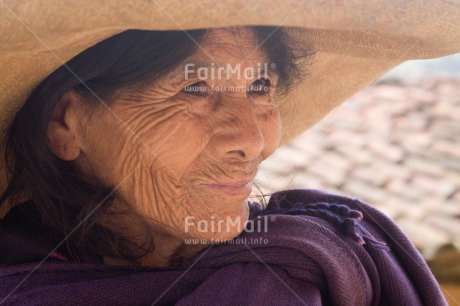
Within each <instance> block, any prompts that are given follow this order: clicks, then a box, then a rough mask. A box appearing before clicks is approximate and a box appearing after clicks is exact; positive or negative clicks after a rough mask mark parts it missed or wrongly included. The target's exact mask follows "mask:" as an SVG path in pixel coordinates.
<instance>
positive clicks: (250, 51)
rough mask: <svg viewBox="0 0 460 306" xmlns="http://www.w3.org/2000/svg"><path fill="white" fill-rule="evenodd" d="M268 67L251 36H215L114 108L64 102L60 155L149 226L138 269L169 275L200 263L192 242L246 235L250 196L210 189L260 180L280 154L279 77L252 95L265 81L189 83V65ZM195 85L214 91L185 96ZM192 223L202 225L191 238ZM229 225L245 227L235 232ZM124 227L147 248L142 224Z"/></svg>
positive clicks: (221, 32)
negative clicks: (182, 263)
mask: <svg viewBox="0 0 460 306" xmlns="http://www.w3.org/2000/svg"><path fill="white" fill-rule="evenodd" d="M266 61H267V60H266V58H265V55H264V53H263V52H262V51H261V49H260V48H257V44H256V41H255V37H254V36H253V33H252V32H250V31H249V30H247V29H240V31H239V33H237V34H235V31H228V30H225V29H215V30H212V31H211V32H210V34H209V35H208V36H207V37H206V39H205V40H204V41H203V42H202V44H201V48H199V49H198V50H197V52H195V54H194V55H193V56H192V57H191V58H189V59H188V60H187V61H186V62H184V63H183V64H182V65H181V66H180V67H178V68H177V69H175V70H174V71H171V72H170V73H169V74H168V75H166V76H164V77H162V78H161V79H160V80H158V81H156V82H155V83H154V84H151V85H149V86H148V87H146V88H144V89H143V90H124V91H121V92H120V93H119V94H118V95H117V96H116V99H115V100H114V101H112V102H111V103H110V106H109V107H107V106H105V105H102V104H101V105H98V106H97V109H96V110H91V111H88V107H87V106H85V102H84V101H82V100H81V99H82V98H81V97H79V96H78V95H76V94H74V93H72V92H68V93H66V94H65V95H64V96H63V97H62V99H61V101H60V103H59V105H58V107H57V108H56V111H55V114H54V115H53V120H52V121H51V122H50V127H49V133H48V134H49V138H50V142H51V147H52V150H53V152H54V153H55V154H56V155H57V156H59V157H60V158H61V159H64V160H70V161H72V162H73V163H74V164H75V165H76V167H78V169H80V171H81V172H82V175H85V176H86V177H88V179H90V180H94V181H95V182H99V183H102V184H104V185H105V186H109V187H112V188H116V191H115V192H116V193H115V194H116V202H115V203H114V205H116V203H124V204H128V206H129V207H132V208H133V209H135V211H136V212H137V213H139V214H141V215H142V216H144V217H145V221H146V223H147V224H148V225H149V226H151V231H152V233H153V237H154V241H155V245H156V247H155V250H154V251H153V252H152V253H149V254H148V255H146V256H145V257H143V258H142V260H141V261H140V264H142V265H149V266H168V265H170V263H171V258H172V257H173V256H183V257H192V256H193V255H194V254H196V252H198V251H199V250H200V249H202V248H204V247H205V246H206V243H205V244H204V245H203V244H200V245H196V246H192V245H187V244H186V243H185V241H184V239H185V238H191V237H194V238H204V239H207V241H208V242H212V241H215V240H217V239H220V240H228V239H231V238H234V237H236V236H237V235H238V234H239V233H241V231H242V230H243V227H244V223H245V221H247V219H248V203H247V196H248V194H237V195H231V194H227V193H224V192H223V191H222V190H216V189H213V188H209V186H203V184H223V183H228V182H240V181H242V180H243V181H244V180H252V179H253V178H254V176H255V174H256V171H257V167H258V165H259V163H260V162H261V161H262V160H264V159H265V158H267V157H268V156H269V155H271V154H272V153H273V152H274V150H275V149H276V148H277V146H278V145H279V141H280V137H281V131H280V116H279V112H278V109H277V107H276V106H275V105H274V104H273V101H272V95H273V92H274V90H275V86H276V82H277V76H276V75H269V77H268V78H269V80H270V82H271V84H272V88H271V89H270V91H269V92H266V91H258V90H250V89H249V86H250V85H251V84H259V83H260V78H258V77H259V76H258V75H255V76H254V77H251V78H248V79H246V78H245V77H244V76H243V77H242V78H241V79H238V77H237V75H230V76H229V78H228V79H227V77H224V78H222V79H220V80H219V79H217V78H215V79H211V78H209V79H206V80H200V79H198V78H197V77H191V78H190V79H188V80H184V69H185V68H184V65H185V64H186V63H203V62H204V63H206V64H210V63H215V64H216V66H217V65H222V66H225V65H226V64H230V65H232V67H234V66H235V65H236V64H238V63H239V64H241V70H244V68H246V67H256V66H257V64H258V63H265V62H266ZM258 80H259V81H258ZM197 82H205V83H199V84H198V85H200V86H207V87H206V88H207V91H206V90H204V91H200V92H199V93H198V94H197V93H195V92H193V93H191V92H189V91H187V90H184V87H186V86H189V85H192V84H194V83H197ZM254 82H256V83H254ZM257 82H259V83H257ZM263 82H266V81H265V80H263ZM264 84H265V83H264ZM223 86H242V87H246V88H245V89H242V90H238V91H237V90H226V89H225V88H224V87H223ZM216 88H220V90H216ZM88 112H91V113H92V114H91V115H88ZM187 216H189V217H190V216H191V217H192V218H193V220H192V223H194V224H195V225H191V226H188V228H187V231H186V230H185V223H186V222H185V220H186V218H187ZM228 217H229V218H231V220H236V219H240V221H241V222H240V224H239V225H238V224H237V225H231V226H229V227H228V228H227V226H226V225H227V223H226V222H227V221H228ZM189 220H190V219H189ZM199 220H206V221H208V230H207V231H204V232H203V231H199V230H198V226H197V225H196V223H197V222H198V221H199ZM218 220H222V221H221V222H224V223H221V224H222V227H221V229H220V230H219V229H217V226H215V228H214V231H213V230H211V229H210V224H211V223H212V222H214V224H215V225H217V222H218ZM110 222H111V221H108V224H110ZM123 222H124V221H123V220H116V221H113V224H115V223H116V224H118V225H120V224H123ZM125 222H126V223H125V227H126V232H125V234H127V235H128V236H129V237H131V239H133V240H134V241H138V242H141V241H143V239H145V237H146V236H145V232H143V231H142V229H141V227H140V226H139V225H138V224H136V223H130V222H129V221H128V220H125ZM105 262H106V263H108V264H116V263H118V262H117V261H116V260H114V259H110V258H105Z"/></svg>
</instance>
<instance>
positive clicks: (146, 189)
mask: <svg viewBox="0 0 460 306" xmlns="http://www.w3.org/2000/svg"><path fill="white" fill-rule="evenodd" d="M111 2H113V1H111ZM135 6H136V5H135ZM89 8H90V5H89V4H88V3H85V2H84V3H83V4H82V12H85V10H88V9H89ZM115 8H116V6H115V5H113V6H108V7H106V8H104V12H107V13H109V12H110V13H112V14H115V15H116V14H117V12H118V13H119V11H117V10H116V9H115ZM227 8H228V9H230V8H231V5H228V7H227ZM136 9H137V10H136V12H137V13H136V14H138V17H137V18H138V19H139V20H140V19H141V17H142V16H147V15H143V14H146V13H145V12H143V10H142V7H141V5H140V4H137V7H136ZM456 9H457V11H458V7H456ZM39 10H40V9H39V8H37V7H36V8H35V13H34V14H33V15H30V16H37V13H36V12H37V11H39ZM10 11H11V12H12V13H14V9H11V10H10ZM29 11H34V10H32V9H31V10H29ZM147 11H148V10H147ZM23 14H25V15H23V16H26V15H27V13H26V12H25V11H23ZM82 14H83V13H82ZM247 14H248V13H247ZM49 16H51V15H49ZM63 16H65V17H66V18H70V19H72V18H73V17H72V15H71V14H67V13H65V12H64V13H63ZM82 16H83V15H82ZM248 16H253V15H248ZM254 16H255V15H254ZM119 17H120V16H119ZM228 21H230V22H228V23H226V22H222V23H221V24H222V25H223V24H226V25H229V24H237V22H236V21H235V20H233V21H232V20H231V19H229V20H228ZM98 22H99V21H97V22H96V24H97V23H98ZM253 24H257V22H254V23H253ZM160 25H161V24H160V23H158V24H155V23H152V24H151V25H150V26H148V27H147V28H149V29H151V30H159V29H163V28H162V27H161V26H160ZM130 27H133V28H145V27H144V26H140V25H136V24H132V26H131V25H130V26H129V27H125V29H128V28H130ZM100 28H101V29H102V28H103V27H102V26H100ZM203 28H206V27H203ZM116 31H117V32H116V33H115V32H110V34H108V32H104V31H102V30H101V31H100V32H99V33H98V35H99V36H98V35H90V34H88V35H87V36H85V35H81V36H78V37H77V36H73V37H74V40H73V41H72V42H70V41H66V42H65V43H64V44H63V45H61V47H62V49H60V50H61V52H63V54H65V56H66V57H67V58H68V59H69V60H68V61H67V62H66V63H65V64H63V65H61V66H60V67H55V68H57V69H55V70H54V71H52V72H51V73H49V75H46V74H44V72H43V70H46V69H42V70H40V69H41V68H40V67H42V68H43V67H48V66H47V64H46V63H45V62H41V61H39V60H35V61H34V62H32V61H29V62H27V65H25V64H24V65H23V66H21V67H23V68H24V69H23V70H22V71H23V72H22V76H23V77H24V78H27V73H25V72H26V71H33V70H27V69H26V68H28V69H32V68H31V67H35V69H36V70H35V71H41V72H39V73H37V74H36V75H35V76H33V77H32V76H31V78H32V79H34V80H36V81H38V82H37V83H36V84H34V85H33V86H32V85H30V89H31V91H30V92H28V95H27V98H26V99H25V100H24V101H20V98H15V99H16V100H15V101H17V102H14V103H17V106H19V105H20V108H19V109H18V110H17V111H15V112H14V118H12V119H11V120H10V122H9V124H8V129H7V131H6V136H5V144H4V145H5V148H6V151H5V152H6V154H5V165H6V166H5V167H6V169H7V186H6V188H5V191H4V192H3V194H2V196H1V200H0V201H1V205H2V206H1V207H2V211H3V218H2V220H1V221H0V264H2V267H1V269H0V271H1V276H2V279H1V285H0V304H1V303H6V304H31V305H32V304H33V305H37V304H91V305H92V304H100V303H102V304H108V303H114V304H123V305H125V304H128V305H131V304H152V303H154V304H157V303H160V304H171V303H179V304H181V305H197V304H198V305H199V304H208V303H219V304H232V305H235V304H243V303H245V304H254V305H255V304H273V305H278V304H287V305H288V304H289V305H290V304H307V305H319V304H336V305H377V304H389V305H396V304H401V305H418V304H429V305H443V304H444V303H445V300H444V298H443V297H442V294H441V292H440V289H439V287H438V285H437V284H436V281H435V280H434V278H433V276H432V275H431V273H430V271H429V270H428V268H427V266H426V264H425V263H424V262H423V260H422V258H421V257H420V255H419V254H418V252H417V251H416V250H415V248H414V247H413V245H412V244H411V243H410V242H409V241H408V239H407V238H406V237H405V236H404V234H403V233H402V232H401V231H400V230H399V229H398V228H397V226H396V225H395V224H394V223H393V222H392V221H390V220H389V219H388V218H386V217H385V216H384V215H383V214H381V213H380V212H378V211H377V210H375V209H373V208H372V207H370V206H368V205H366V204H364V203H362V202H360V201H358V200H355V199H350V198H346V197H342V196H337V195H332V194H326V193H323V192H320V191H314V190H287V191H280V192H278V193H276V194H273V195H272V196H271V198H270V201H269V202H268V205H266V206H265V205H261V204H259V203H257V202H250V201H248V196H249V195H250V193H251V190H252V187H253V185H252V184H253V183H252V181H253V179H254V177H255V175H256V172H257V168H258V166H259V164H260V163H261V162H262V161H263V160H264V159H266V158H268V157H269V156H270V155H271V154H272V153H273V152H274V151H275V150H276V149H277V148H278V146H279V145H280V144H281V143H282V142H283V143H284V142H285V141H286V138H288V139H290V138H292V135H291V133H292V134H297V133H298V132H299V131H300V130H301V129H302V128H305V127H306V125H310V124H312V123H313V122H314V121H315V120H318V119H319V118H320V117H321V116H322V115H324V114H325V113H326V112H327V111H328V110H330V109H331V108H332V107H333V106H334V105H335V104H338V103H339V102H340V100H343V99H344V98H345V97H346V96H347V95H349V94H351V93H352V92H353V91H355V90H357V87H359V86H363V84H364V83H366V82H369V81H370V80H371V78H374V77H376V76H377V75H378V74H381V73H382V72H383V71H384V70H386V69H388V68H389V67H391V66H393V65H395V64H396V63H398V62H399V61H401V58H396V57H391V54H392V53H395V52H396V51H397V50H398V48H400V47H401V46H403V45H404V44H403V43H402V42H400V41H399V43H401V44H400V45H398V48H394V49H391V48H390V49H391V50H379V53H381V54H384V55H383V56H382V57H381V59H380V61H376V62H373V65H375V66H371V67H368V66H363V67H361V69H358V71H360V72H361V73H362V75H363V79H362V80H359V79H358V78H356V77H355V79H354V81H355V82H354V83H353V84H351V83H349V82H346V81H344V82H346V83H347V86H342V85H338V88H341V89H339V90H338V91H337V92H336V93H334V94H330V91H332V92H333V91H334V88H330V91H327V92H326V91H324V89H325V88H326V87H325V84H323V83H325V82H324V80H323V82H322V83H321V82H319V80H321V79H322V78H323V76H321V77H320V76H318V74H317V72H315V70H314V68H313V67H315V65H318V67H322V71H323V73H326V72H328V71H329V73H331V76H330V78H331V80H329V83H328V84H329V85H328V86H332V83H330V82H331V81H334V80H335V78H337V76H336V75H334V69H337V71H338V72H337V74H338V75H339V76H340V75H342V76H343V75H346V73H348V72H346V71H344V69H345V68H347V67H350V66H349V65H352V64H356V63H358V62H360V63H361V64H363V63H370V62H368V59H367V58H369V57H371V54H367V55H365V56H363V58H360V59H359V60H356V59H353V58H351V57H349V58H348V60H349V63H347V56H345V57H342V58H341V61H340V62H337V61H334V60H333V58H332V57H328V56H327V54H326V55H324V54H322V53H321V51H324V50H322V49H321V47H324V46H330V42H328V40H327V38H326V39H324V40H323V41H321V42H319V41H318V40H317V39H319V38H320V37H324V35H325V33H326V32H321V31H319V32H315V31H311V30H307V29H306V27H305V28H304V29H301V28H297V29H295V28H279V27H267V26H232V27H213V28H209V27H208V29H200V30H189V31H147V30H125V31H120V30H119V28H117V30H116ZM55 33H59V31H56V32H55ZM63 33H64V32H63ZM79 33H84V31H83V30H82V31H80V32H79ZM101 33H102V34H101ZM338 33H339V32H336V33H333V32H331V33H330V36H327V37H329V38H331V39H334V37H339V36H337V34H338ZM350 33H351V32H350ZM350 33H349V34H350ZM356 33H358V32H356ZM356 33H355V34H353V33H351V34H353V35H356ZM342 34H343V35H344V36H340V37H343V41H344V42H345V41H347V39H349V38H350V37H348V38H347V35H348V34H347V33H342ZM309 35H310V36H309ZM353 35H352V36H353ZM104 36H105V37H104ZM60 37H65V36H64V34H63V35H62V36H60ZM353 37H354V38H359V39H367V38H369V39H370V36H369V33H368V34H365V33H362V36H353ZM388 37H390V36H388ZM401 37H402V36H401ZM401 37H397V38H398V39H401ZM307 38H308V39H307ZM398 39H396V38H395V40H394V43H395V44H396V42H398ZM56 41H57V42H59V43H62V41H59V39H56V40H55V42H56ZM373 42H374V43H377V41H373ZM85 44H86V45H85ZM83 46H84V47H83ZM374 47H375V46H374ZM453 47H456V46H453ZM337 48H338V47H336V46H331V47H330V50H329V51H331V53H332V51H333V50H335V51H337ZM345 48H346V46H345ZM371 49H372V47H371ZM56 50H57V49H56ZM77 50H78V51H77ZM434 50H436V48H432V49H429V51H426V52H428V53H429V52H432V53H433V54H435V53H434V52H435V51H434ZM446 50H447V49H446ZM446 50H443V52H449V51H446ZM79 51H82V52H79ZM362 51H363V49H362V50H358V52H356V54H355V56H356V57H357V58H358V55H359V54H360V52H362ZM55 54H58V53H55ZM366 56H367V58H366ZM373 56H376V53H375V54H373ZM393 56H394V54H393ZM70 57H72V58H70ZM5 58H8V56H7V55H6V56H5ZM316 60H317V61H318V62H315V61H316ZM328 60H329V61H330V62H328ZM23 61H24V62H25V61H27V60H26V59H23ZM328 63H329V64H330V66H329V65H328ZM336 63H341V65H342V66H334V64H336ZM54 65H55V64H54ZM5 67H6V66H5ZM310 67H312V69H311V70H310ZM19 70H20V69H19ZM345 70H346V69H345ZM365 70H368V72H367V73H365V72H364V71H365ZM315 73H316V74H315ZM17 75H20V74H17ZM39 75H40V76H39ZM310 75H311V76H310ZM350 75H351V76H356V75H357V72H355V73H350ZM324 77H329V75H327V76H326V75H325V76H324ZM309 82H310V84H309ZM320 83H321V84H323V85H321V86H318V87H317V88H314V89H312V88H310V89H309V90H307V89H306V86H310V87H314V86H315V85H317V84H320ZM32 89H33V90H32ZM24 90H25V89H24ZM316 90H317V91H318V92H317V94H316V96H317V97H316V100H312V101H313V102H312V104H310V106H311V107H312V108H311V109H307V110H305V108H306V107H307V106H306V105H303V110H301V109H298V108H296V107H301V106H302V103H304V104H306V103H309V102H308V101H305V98H304V99H300V97H302V96H303V97H307V96H305V94H306V93H310V95H311V93H315V92H316ZM10 96H11V97H17V96H18V95H16V96H15V95H13V94H12V95H10ZM295 97H297V99H296V101H301V102H288V101H290V99H294V98H295ZM325 97H330V101H331V102H327V101H321V99H322V98H325ZM11 99H13V98H11ZM8 101H10V100H8ZM11 101H12V100H11ZM319 102H321V103H323V104H324V105H323V106H319V105H320V104H319ZM12 103H13V102H12ZM295 103H297V104H295ZM315 103H318V104H316V105H317V106H318V108H319V109H317V110H314V106H315ZM328 103H329V104H328ZM309 112H311V113H312V117H311V118H307V119H306V120H304V121H305V122H303V123H301V124H296V123H295V122H294V123H292V122H289V120H294V121H297V122H299V116H304V115H306V114H308V113H309ZM281 118H283V122H282V121H281ZM7 120H8V119H5V121H7ZM283 126H285V128H284V129H285V130H284V131H283ZM283 134H284V135H283ZM286 135H287V136H286ZM363 216H364V220H363V221H360V220H361V219H363ZM358 221H359V222H358Z"/></svg>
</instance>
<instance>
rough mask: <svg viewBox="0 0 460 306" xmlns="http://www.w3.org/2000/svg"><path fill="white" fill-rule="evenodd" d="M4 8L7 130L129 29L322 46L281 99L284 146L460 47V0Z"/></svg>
mask: <svg viewBox="0 0 460 306" xmlns="http://www.w3.org/2000/svg"><path fill="white" fill-rule="evenodd" d="M0 8H1V9H0V41H1V42H0V76H1V82H0V88H1V89H0V110H1V112H0V114H1V118H0V120H1V122H2V125H3V128H5V127H6V126H7V125H8V123H9V122H10V120H11V119H12V117H13V116H14V114H15V112H16V111H17V109H18V108H19V107H20V106H21V105H22V104H23V102H24V101H25V100H26V98H27V96H28V95H29V94H30V92H31V91H32V89H33V88H34V87H35V86H37V85H38V84H39V83H40V82H41V81H42V80H43V79H44V78H45V77H46V76H48V75H49V74H50V73H51V72H52V71H54V70H55V69H56V68H58V67H59V66H61V65H62V64H63V63H65V62H66V61H68V60H69V59H71V58H72V57H74V56H75V55H77V54H78V53H80V52H81V51H83V50H85V49H87V48H88V47H90V46H92V45H94V44H96V43H97V42H99V41H101V40H104V39H105V38H107V37H110V36H112V35H115V34H117V33H120V32H122V31H125V30H127V29H146V30H186V29H199V28H215V27H227V26H245V25H270V26H280V27H284V28H286V31H287V32H288V33H289V34H290V35H292V37H293V38H294V39H295V40H296V41H298V42H300V43H303V44H305V47H306V48H311V47H313V49H314V51H315V52H316V55H315V57H314V60H313V62H312V63H310V65H309V66H308V77H307V78H306V79H305V81H304V82H303V83H302V84H300V86H298V87H296V88H295V89H294V90H293V91H292V92H291V93H290V94H289V95H288V96H287V97H286V98H284V99H283V101H279V105H280V112H281V117H282V124H283V136H282V144H285V143H287V142H289V141H290V140H292V139H293V138H294V137H295V136H297V135H299V134H300V133H301V132H303V131H304V130H306V129H307V128H309V127H310V126H312V125H313V124H315V123H316V122H318V121H319V120H320V119H321V118H323V117H324V116H325V115H326V114H327V113H328V112H329V111H331V110H332V109H333V108H334V107H335V106H337V105H338V104H340V103H341V102H343V101H344V100H346V99H347V98H349V97H350V96H351V95H352V94H354V93H355V92H357V91H358V90H360V89H362V88H364V87H365V86H367V85H369V84H370V83H372V82H373V81H375V80H376V79H377V78H378V77H379V76H381V75H382V74H383V73H385V72H386V71H388V70H389V69H391V68H393V67H394V66H396V65H398V64H400V63H401V62H403V61H406V60H409V59H424V58H436V57H441V56H445V55H449V54H453V53H457V52H460V24H459V20H460V2H458V1H434V0H432V1H410V0H409V1H408V0H404V1H363V0H351V1H331V0H327V1H320V0H310V1H308V0H305V1H299V0H294V1H293V0H265V1H248V0H232V1H209V0H205V1H190V0H188V1H186V0H154V1H134V0H133V1H126V0H99V1H93V0H80V1H76V2H75V1H72V2H71V1H55V2H52V3H50V2H49V1H45V0H36V1H24V0H4V1H2V2H1V3H0ZM0 140H1V141H2V143H3V137H2V138H1V139H0Z"/></svg>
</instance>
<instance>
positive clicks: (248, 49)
mask: <svg viewBox="0 0 460 306" xmlns="http://www.w3.org/2000/svg"><path fill="white" fill-rule="evenodd" d="M216 57H218V58H228V59H229V60H236V61H251V60H264V59H265V57H266V54H265V52H264V51H263V46H261V45H259V44H258V40H257V37H256V35H255V32H254V31H253V30H252V29H250V28H247V27H232V28H218V29H209V30H208V32H207V34H206V36H205V37H204V38H203V40H202V41H201V42H199V43H198V48H197V51H196V52H195V53H194V54H192V55H191V56H190V58H189V59H190V60H196V61H197V63H198V62H199V63H200V64H201V63H203V62H207V63H210V62H212V61H213V60H215V58H216ZM214 64H219V63H214ZM224 64H225V63H224Z"/></svg>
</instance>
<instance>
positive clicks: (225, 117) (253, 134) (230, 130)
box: [211, 97, 265, 161]
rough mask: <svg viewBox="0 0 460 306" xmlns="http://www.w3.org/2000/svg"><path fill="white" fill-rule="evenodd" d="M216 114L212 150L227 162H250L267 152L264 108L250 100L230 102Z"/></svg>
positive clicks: (224, 101) (234, 99)
mask: <svg viewBox="0 0 460 306" xmlns="http://www.w3.org/2000/svg"><path fill="white" fill-rule="evenodd" d="M220 104H221V109H220V110H219V111H218V112H216V118H215V119H217V120H216V122H215V125H214V135H213V137H212V139H211V149H212V150H213V151H214V153H215V154H216V155H217V157H219V158H221V159H224V160H228V161H229V160H233V161H250V160H254V159H256V158H258V157H259V156H260V155H261V153H262V151H263V150H264V148H265V138H264V133H263V130H262V129H263V128H264V127H263V125H262V124H260V122H259V120H260V119H259V118H258V117H259V113H260V109H258V108H260V106H258V105H257V104H255V103H254V102H253V101H251V100H250V99H248V98H243V97H240V98H232V99H230V98H227V99H223V100H222V101H221V103H220Z"/></svg>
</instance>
